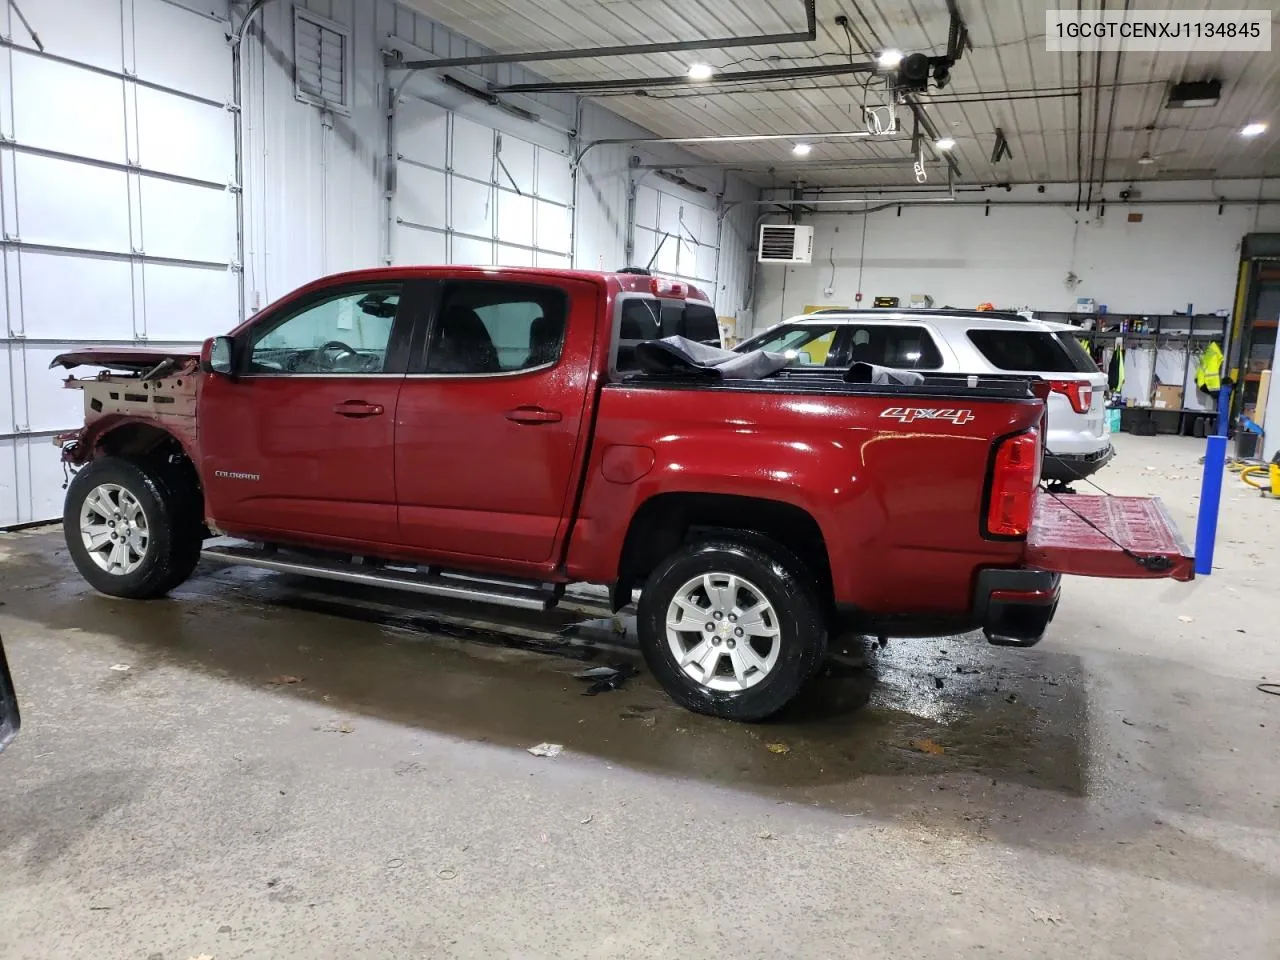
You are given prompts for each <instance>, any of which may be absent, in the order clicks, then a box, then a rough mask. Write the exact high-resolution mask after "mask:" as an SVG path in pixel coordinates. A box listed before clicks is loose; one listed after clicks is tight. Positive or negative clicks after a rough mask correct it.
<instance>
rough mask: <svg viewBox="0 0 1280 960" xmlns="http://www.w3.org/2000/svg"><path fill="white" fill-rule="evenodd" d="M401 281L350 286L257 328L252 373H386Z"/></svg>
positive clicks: (251, 350)
mask: <svg viewBox="0 0 1280 960" xmlns="http://www.w3.org/2000/svg"><path fill="white" fill-rule="evenodd" d="M400 292H401V285H400V284H380V285H378V286H371V287H361V288H359V289H355V290H353V289H350V288H348V289H346V290H343V291H341V292H338V293H334V294H332V295H331V296H328V297H325V298H323V299H321V300H320V301H318V302H312V303H310V304H308V305H307V306H305V307H303V308H301V309H300V310H298V311H296V312H294V313H292V314H288V315H286V316H284V317H283V318H281V319H280V320H278V321H275V322H267V323H264V324H263V325H262V327H261V328H259V329H257V330H255V331H254V333H253V335H252V339H251V342H250V344H249V355H248V369H247V372H248V373H250V374H254V373H257V374H290V373H294V374H334V375H340V374H347V375H351V374H360V373H382V372H383V370H384V368H385V366H386V360H387V348H388V345H389V344H390V342H391V329H392V326H393V325H394V324H395V319H396V312H397V311H398V310H399V308H400Z"/></svg>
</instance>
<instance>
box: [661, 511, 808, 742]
mask: <svg viewBox="0 0 1280 960" xmlns="http://www.w3.org/2000/svg"><path fill="white" fill-rule="evenodd" d="M707 573H725V574H732V575H734V576H737V577H741V578H743V579H745V580H747V581H749V582H750V583H751V584H752V585H753V586H754V587H755V588H756V589H757V590H758V591H759V592H760V593H761V594H762V595H763V596H764V598H765V599H767V600H768V601H769V603H770V604H772V606H773V609H774V612H775V614H776V617H777V627H778V643H779V644H780V647H779V650H778V657H777V660H776V662H775V663H774V664H773V666H772V668H771V669H769V671H768V673H767V674H766V675H765V676H764V677H763V679H761V680H759V681H758V682H756V683H755V684H754V685H752V686H747V687H746V689H742V690H736V691H725V690H716V689H712V688H711V687H708V686H705V685H704V684H703V683H702V682H700V681H699V680H696V679H694V678H693V677H691V676H690V675H689V674H687V673H686V672H685V671H684V670H683V669H682V668H681V667H680V664H679V663H678V661H677V659H676V655H675V654H674V653H673V651H672V649H671V647H670V646H669V644H668V642H667V627H666V624H667V611H668V608H669V607H670V605H671V603H672V601H673V599H674V598H675V596H676V593H677V592H678V591H679V590H680V589H681V588H682V587H683V586H684V585H685V584H686V583H688V582H689V581H690V580H692V579H694V578H695V577H698V576H701V575H703V574H707ZM636 622H637V628H638V632H639V637H640V649H641V651H642V652H643V653H644V658H645V661H646V662H647V663H648V665H649V669H650V670H651V671H652V672H653V675H654V676H655V677H656V678H657V679H658V682H659V683H660V684H661V685H662V688H663V689H664V690H666V691H667V693H668V694H669V695H670V696H671V698H672V699H673V700H675V701H676V702H677V703H679V704H680V705H681V706H683V707H685V708H687V709H689V710H692V711H694V712H695V713H705V714H710V715H711V716H714V717H721V718H722V719H725V720H745V721H751V720H763V719H764V718H766V717H769V716H772V715H773V714H775V713H777V712H778V711H779V710H781V709H782V708H783V707H785V706H786V705H787V704H788V703H789V702H790V701H791V700H793V699H794V698H795V696H796V695H797V694H798V693H799V692H800V690H801V688H802V687H803V686H804V685H805V683H806V682H807V681H808V680H809V679H810V677H812V676H813V674H814V673H815V672H816V670H817V668H818V666H819V664H821V663H822V661H823V659H824V657H825V656H826V652H827V629H826V616H825V614H824V609H823V605H822V604H821V603H820V602H819V600H818V591H817V590H816V588H815V585H814V578H813V576H812V574H811V573H810V571H809V570H808V568H807V567H806V566H805V565H804V563H803V562H802V561H801V560H800V559H799V558H798V557H797V556H796V555H795V554H794V553H792V552H791V551H790V550H788V549H787V548H786V547H784V546H782V545H781V544H779V543H776V542H775V541H773V540H770V539H768V538H766V537H762V536H759V535H754V534H744V535H742V536H737V535H730V536H724V535H720V536H716V537H714V538H713V539H707V540H701V541H697V542H694V543H690V544H686V545H685V546H682V547H681V548H680V549H678V550H676V551H675V552H674V553H672V554H671V555H670V556H668V557H667V558H666V559H664V560H663V561H662V562H661V563H659V564H658V566H657V568H656V569H655V570H654V571H653V573H652V574H650V576H649V579H648V581H647V582H646V583H645V587H644V591H643V592H642V593H641V595H640V604H639V609H638V616H637V618H636ZM692 639H693V638H692V636H690V642H692ZM725 642H726V643H727V642H728V641H727V640H726V641H725ZM723 659H724V658H723V656H722V657H721V661H718V662H719V663H720V665H721V669H722V670H723V669H724V665H723V663H722V661H723ZM713 672H714V671H713Z"/></svg>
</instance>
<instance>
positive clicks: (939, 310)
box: [807, 307, 1029, 322]
mask: <svg viewBox="0 0 1280 960" xmlns="http://www.w3.org/2000/svg"><path fill="white" fill-rule="evenodd" d="M831 313H841V314H866V315H869V316H883V315H885V314H901V315H902V316H904V317H907V318H910V317H912V316H920V317H972V318H973V319H975V320H1021V321H1023V322H1025V321H1026V320H1028V319H1029V318H1028V317H1024V316H1023V315H1022V314H1020V313H1014V312H1013V311H1011V310H960V309H957V310H948V309H947V308H945V307H823V308H822V309H821V310H815V311H813V313H810V314H807V316H810V317H816V316H819V315H821V314H831Z"/></svg>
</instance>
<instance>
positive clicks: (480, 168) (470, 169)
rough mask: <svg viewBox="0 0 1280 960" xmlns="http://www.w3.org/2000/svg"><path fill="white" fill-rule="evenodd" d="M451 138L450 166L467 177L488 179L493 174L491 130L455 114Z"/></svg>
mask: <svg viewBox="0 0 1280 960" xmlns="http://www.w3.org/2000/svg"><path fill="white" fill-rule="evenodd" d="M452 139H453V143H452V147H453V151H452V157H451V163H450V166H451V168H452V169H453V170H454V171H455V172H457V173H463V174H466V175H467V176H468V177H475V178H476V179H478V180H486V181H487V180H489V178H490V177H491V176H492V174H493V130H492V129H491V128H489V127H482V126H480V124H478V123H472V122H471V121H470V120H467V119H466V118H464V117H459V116H457V115H456V114H455V115H454V118H453V138H452Z"/></svg>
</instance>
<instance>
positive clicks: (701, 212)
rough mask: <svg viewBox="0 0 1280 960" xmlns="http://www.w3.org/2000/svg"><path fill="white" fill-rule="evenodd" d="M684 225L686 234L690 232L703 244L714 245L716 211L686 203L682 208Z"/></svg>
mask: <svg viewBox="0 0 1280 960" xmlns="http://www.w3.org/2000/svg"><path fill="white" fill-rule="evenodd" d="M684 225H685V227H686V229H687V233H686V236H687V235H689V234H692V235H693V237H694V238H695V239H696V240H697V241H698V243H700V244H702V245H703V246H714V245H715V242H716V213H715V211H714V210H707V209H705V208H703V207H695V206H694V205H693V204H686V205H685V208H684Z"/></svg>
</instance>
